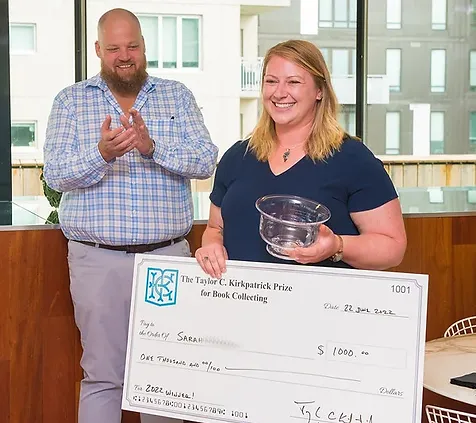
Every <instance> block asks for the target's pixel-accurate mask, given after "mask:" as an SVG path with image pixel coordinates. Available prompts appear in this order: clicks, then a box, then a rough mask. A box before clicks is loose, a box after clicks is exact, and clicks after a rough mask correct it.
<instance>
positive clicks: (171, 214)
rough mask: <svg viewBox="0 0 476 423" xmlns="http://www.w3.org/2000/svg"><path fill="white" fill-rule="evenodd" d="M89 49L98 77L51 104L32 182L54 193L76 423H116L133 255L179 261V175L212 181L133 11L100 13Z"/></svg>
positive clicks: (198, 133) (187, 112)
mask: <svg viewBox="0 0 476 423" xmlns="http://www.w3.org/2000/svg"><path fill="white" fill-rule="evenodd" d="M96 53H97V56H98V57H99V58H100V59H101V72H100V74H99V75H97V76H95V77H93V78H91V79H88V80H86V81H83V82H80V83H77V84H75V85H73V86H71V87H68V88H66V89H64V90H63V91H61V92H60V93H59V94H58V96H57V97H56V98H55V100H54V104H53V108H52V110H51V115H50V118H49V122H48V129H47V134H46V142H45V148H44V153H45V167H44V176H45V179H46V181H47V183H48V185H49V186H50V187H52V188H54V189H56V190H58V191H61V192H63V193H64V194H63V198H62V201H61V205H60V222H61V227H62V230H63V232H64V234H65V236H66V237H67V238H68V239H69V243H68V250H69V251H68V262H69V268H70V278H71V295H72V298H73V303H74V310H75V319H76V323H77V325H78V328H79V330H80V332H81V343H82V346H83V351H84V352H83V356H82V359H81V366H82V368H83V370H84V379H83V380H82V382H81V394H80V404H79V423H105V422H107V423H119V422H120V420H121V395H122V385H123V379H124V363H125V352H126V344H127V330H128V319H129V308H130V300H131V286H132V277H133V263H134V253H147V252H151V253H155V254H161V255H177V256H190V250H189V246H188V243H187V241H186V240H185V239H184V236H185V234H187V233H188V231H189V230H190V228H191V225H192V220H193V210H192V198H191V190H190V179H191V178H198V179H204V178H208V177H210V176H211V175H212V173H213V171H214V168H215V164H216V158H217V148H216V147H215V146H214V145H213V144H212V142H211V141H210V136H209V133H208V131H207V129H206V127H205V125H204V123H203V118H202V115H201V113H200V111H199V109H198V107H197V104H196V102H195V99H194V97H193V95H192V94H191V92H190V91H189V90H188V89H187V88H186V87H185V86H184V85H183V84H181V83H179V82H175V81H169V80H163V79H159V78H153V77H150V76H148V74H147V72H146V64H147V62H146V57H145V47H144V40H143V37H142V35H141V28H140V24H139V21H138V19H137V17H136V16H135V15H134V14H132V13H131V12H129V11H127V10H124V9H113V10H110V11H109V12H107V13H105V14H104V15H103V16H102V17H101V19H100V20H99V24H98V41H96Z"/></svg>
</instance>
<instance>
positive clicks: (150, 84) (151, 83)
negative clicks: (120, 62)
mask: <svg viewBox="0 0 476 423" xmlns="http://www.w3.org/2000/svg"><path fill="white" fill-rule="evenodd" d="M157 82H158V81H157V79H156V78H152V77H151V76H150V75H149V76H147V79H146V80H145V82H144V85H142V88H141V91H144V92H146V93H149V92H151V91H153V90H155V86H156V85H157ZM86 86H87V87H97V88H100V89H101V90H103V91H107V90H109V87H108V86H107V84H106V81H104V79H102V77H101V75H100V74H99V73H98V74H97V75H95V76H93V77H92V78H89V79H88V80H87V82H86Z"/></svg>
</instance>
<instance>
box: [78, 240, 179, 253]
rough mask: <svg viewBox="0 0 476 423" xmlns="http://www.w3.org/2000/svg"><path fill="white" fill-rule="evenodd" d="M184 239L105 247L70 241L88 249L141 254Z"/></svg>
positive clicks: (103, 245)
mask: <svg viewBox="0 0 476 423" xmlns="http://www.w3.org/2000/svg"><path fill="white" fill-rule="evenodd" d="M184 239H185V237H184V236H179V237H178V238H174V239H169V240H168V241H162V242H156V243H155V244H137V245H105V244H97V243H95V242H89V241H77V240H74V239H73V240H72V241H75V242H80V243H81V244H84V245H89V246H90V247H95V248H104V249H105V250H113V251H125V252H126V253H131V254H141V253H147V252H149V251H154V250H157V249H158V248H164V247H168V246H169V245H173V244H176V243H177V242H180V241H183V240H184Z"/></svg>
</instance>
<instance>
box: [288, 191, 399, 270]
mask: <svg viewBox="0 0 476 423" xmlns="http://www.w3.org/2000/svg"><path fill="white" fill-rule="evenodd" d="M350 216H351V218H352V220H353V222H354V224H355V225H356V227H357V229H358V230H359V235H344V236H342V239H343V241H344V246H343V257H342V260H343V261H344V262H346V263H348V264H350V265H351V266H353V267H355V268H357V269H367V270H384V269H388V268H389V267H394V266H397V265H398V264H400V262H401V261H402V259H403V255H404V254H405V250H406V248H407V236H406V233H405V226H404V224H403V217H402V211H401V208H400V202H399V201H398V198H396V199H394V200H391V201H389V202H388V203H385V204H384V205H382V206H380V207H377V208H375V209H373V210H367V211H362V212H357V213H351V215H350ZM339 244H340V242H339V239H338V237H337V235H336V234H334V233H333V232H332V231H331V230H330V229H329V228H328V227H327V226H324V225H322V226H321V227H320V229H319V237H318V240H317V242H315V243H314V244H313V245H311V246H310V247H307V248H295V249H294V250H293V251H292V252H291V254H290V256H291V257H292V258H294V259H295V260H296V261H297V262H298V263H303V264H307V263H318V262H320V261H323V260H325V259H327V258H329V257H331V256H332V255H334V254H335V253H336V252H337V250H338V249H339Z"/></svg>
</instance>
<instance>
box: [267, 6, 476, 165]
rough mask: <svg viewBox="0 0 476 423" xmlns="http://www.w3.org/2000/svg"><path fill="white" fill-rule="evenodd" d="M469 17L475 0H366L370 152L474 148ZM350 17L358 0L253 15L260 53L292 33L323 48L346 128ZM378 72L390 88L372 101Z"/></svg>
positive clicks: (474, 45)
mask: <svg viewBox="0 0 476 423" xmlns="http://www.w3.org/2000/svg"><path fill="white" fill-rule="evenodd" d="M475 16H476V1H475V0H369V4H368V74H369V78H368V85H369V91H368V93H369V99H368V103H369V104H368V108H367V113H368V114H367V119H368V121H367V127H366V133H365V136H364V141H365V142H366V143H367V144H368V145H369V147H370V148H371V149H372V150H373V152H374V153H375V154H378V155H413V156H429V155H433V154H451V155H452V154H458V155H462V154H463V155H464V154H474V153H476V17H475ZM356 17H357V13H356V0H317V1H316V0H292V1H291V6H290V7H289V8H287V9H286V10H276V11H272V12H269V13H265V14H261V15H260V16H259V54H260V55H264V54H265V52H266V50H267V49H268V48H269V47H271V46H272V45H274V44H276V43H278V42H280V41H283V40H286V39H290V38H304V39H308V40H310V41H312V42H314V43H316V45H318V46H319V47H320V48H321V50H322V52H323V54H324V56H325V58H326V60H327V63H328V65H329V68H330V70H331V73H332V76H333V84H334V88H335V89H336V91H337V94H338V97H339V100H340V103H341V104H342V113H341V122H342V124H343V125H344V126H345V127H346V129H347V130H348V131H349V132H351V133H353V131H354V130H355V106H354V104H355V101H354V102H353V103H352V101H349V100H351V99H350V98H348V97H350V96H349V95H345V93H348V90H347V89H345V88H344V87H342V81H343V80H345V78H346V77H347V79H348V80H349V81H352V78H353V77H354V76H355V54H356V53H355V52H356V45H355V39H356V29H355V28H356ZM380 75H385V76H386V78H387V81H385V83H384V84H383V85H382V84H381V85H380V86H379V87H378V88H380V89H381V88H382V86H385V85H386V86H387V87H388V94H389V95H388V99H387V100H385V99H383V98H380V99H377V101H376V100H372V96H373V95H374V92H375V90H373V89H372V85H375V81H376V80H377V81H378V77H379V76H380ZM372 77H374V80H372ZM339 78H340V79H339ZM375 78H377V79H375ZM377 85H378V84H377Z"/></svg>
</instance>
